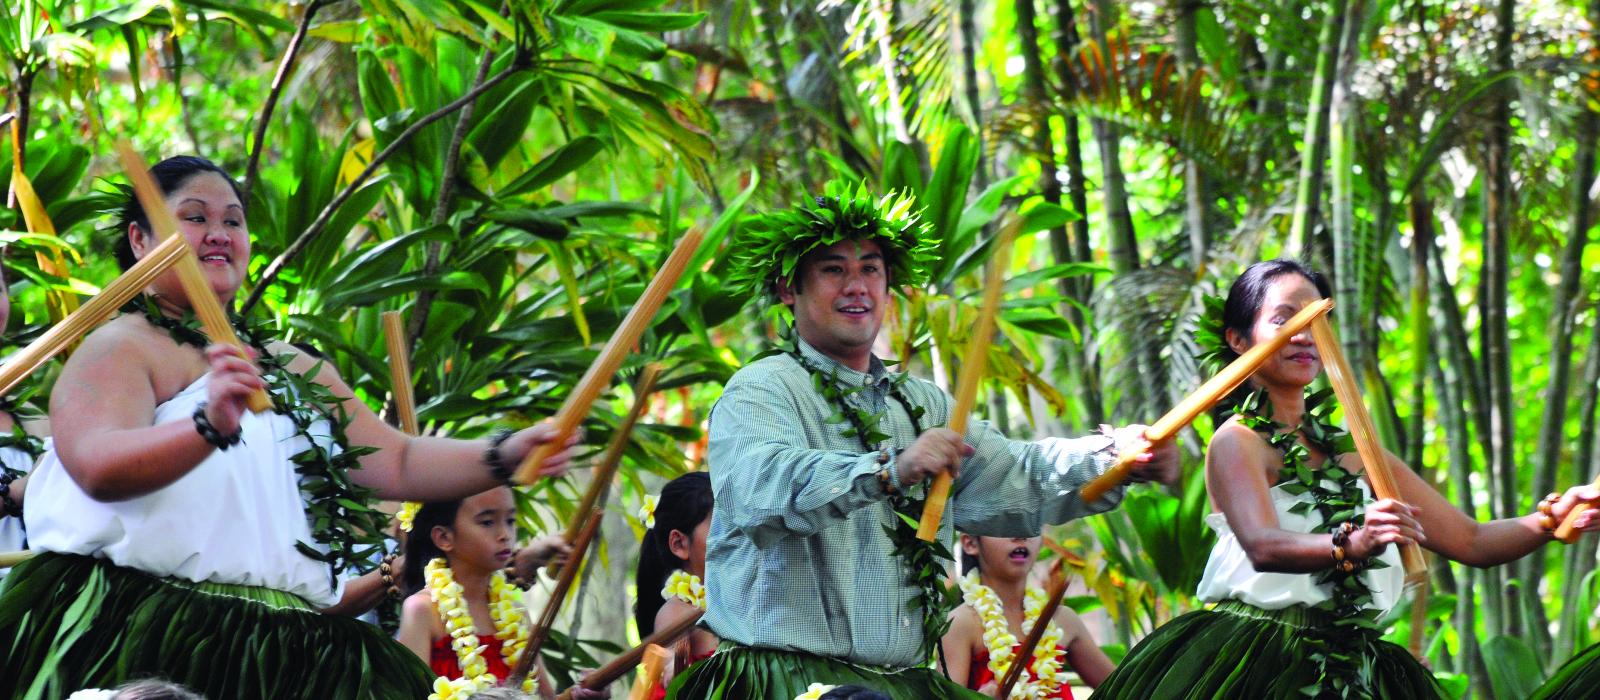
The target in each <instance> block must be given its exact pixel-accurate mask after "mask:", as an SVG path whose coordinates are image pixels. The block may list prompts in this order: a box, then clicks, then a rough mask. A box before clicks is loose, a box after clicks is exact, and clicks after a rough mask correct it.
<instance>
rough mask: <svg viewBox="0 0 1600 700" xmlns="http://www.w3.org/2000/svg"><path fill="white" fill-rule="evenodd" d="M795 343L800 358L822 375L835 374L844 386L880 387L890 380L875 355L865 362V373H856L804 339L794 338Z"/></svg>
mask: <svg viewBox="0 0 1600 700" xmlns="http://www.w3.org/2000/svg"><path fill="white" fill-rule="evenodd" d="M797 335H798V334H797ZM795 342H796V344H797V345H798V346H799V348H800V355H801V357H804V358H806V361H808V362H810V363H811V364H813V365H816V366H817V368H818V369H821V370H822V371H823V373H824V374H836V375H837V376H838V377H839V381H840V383H842V384H844V385H845V386H867V385H869V384H876V385H879V386H882V385H884V384H886V383H887V382H888V381H889V380H890V378H891V377H890V373H889V368H888V367H886V366H884V364H883V360H880V359H878V356H877V355H871V356H870V357H869V359H868V360H867V371H865V372H858V371H856V370H854V369H851V368H849V367H846V366H844V364H842V363H840V362H839V361H838V360H835V359H833V358H832V357H829V356H828V355H826V354H824V353H823V352H822V351H821V350H818V349H816V348H814V347H811V344H810V343H807V342H806V341H805V340H804V339H801V338H796V339H795Z"/></svg>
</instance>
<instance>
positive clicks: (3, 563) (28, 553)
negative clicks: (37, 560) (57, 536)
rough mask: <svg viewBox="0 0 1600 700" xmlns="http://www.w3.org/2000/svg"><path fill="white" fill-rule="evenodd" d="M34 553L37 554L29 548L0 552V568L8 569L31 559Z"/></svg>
mask: <svg viewBox="0 0 1600 700" xmlns="http://www.w3.org/2000/svg"><path fill="white" fill-rule="evenodd" d="M35 554H38V552H36V551H34V550H31V549H24V550H22V551H20V552H0V569H9V568H11V567H13V566H16V565H18V564H21V563H22V562H25V561H27V560H29V559H32V558H33V556H34V555H35Z"/></svg>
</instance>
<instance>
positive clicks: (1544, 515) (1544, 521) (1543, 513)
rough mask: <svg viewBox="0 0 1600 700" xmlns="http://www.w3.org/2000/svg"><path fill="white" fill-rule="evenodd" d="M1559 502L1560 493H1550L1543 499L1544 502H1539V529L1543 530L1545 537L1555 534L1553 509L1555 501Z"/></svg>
mask: <svg viewBox="0 0 1600 700" xmlns="http://www.w3.org/2000/svg"><path fill="white" fill-rule="evenodd" d="M1559 500H1561V493H1560V492H1557V491H1552V492H1550V495H1548V496H1545V497H1544V500H1542V501H1539V527H1540V529H1542V530H1544V531H1545V534H1547V535H1554V534H1555V532H1556V515H1555V512H1554V508H1555V505H1556V501H1559Z"/></svg>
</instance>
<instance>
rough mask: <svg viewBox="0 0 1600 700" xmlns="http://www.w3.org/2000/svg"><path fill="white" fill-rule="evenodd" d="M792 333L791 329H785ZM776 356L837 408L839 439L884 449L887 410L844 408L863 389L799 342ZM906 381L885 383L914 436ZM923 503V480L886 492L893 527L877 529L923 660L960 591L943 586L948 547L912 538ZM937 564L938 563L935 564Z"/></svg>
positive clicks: (917, 427) (918, 429) (915, 409)
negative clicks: (916, 616) (909, 589)
mask: <svg viewBox="0 0 1600 700" xmlns="http://www.w3.org/2000/svg"><path fill="white" fill-rule="evenodd" d="M790 333H791V334H792V333H793V331H792V330H791V331H790ZM782 352H784V353H785V354H787V355H789V356H790V357H792V358H794V361H795V362H798V363H800V366H801V367H803V368H805V370H806V372H808V373H810V375H811V385H812V387H813V388H815V389H816V390H817V393H819V394H821V395H822V397H823V398H825V399H827V400H828V402H829V403H831V404H833V405H834V406H836V407H837V409H838V410H836V411H835V412H834V414H833V415H832V416H830V417H829V418H828V420H827V423H829V424H843V423H849V424H850V427H848V428H845V429H844V431H843V432H841V433H839V434H840V435H841V436H843V437H847V438H848V437H853V438H857V439H859V440H860V441H861V446H862V448H863V450H864V451H866V452H877V451H879V450H881V449H884V447H883V443H884V441H886V440H888V439H889V436H888V435H887V434H885V433H884V432H883V431H881V430H879V425H880V424H881V423H882V421H883V417H884V416H885V415H887V413H888V409H887V408H885V410H884V411H881V412H878V413H869V412H867V411H866V410H865V409H861V408H857V407H855V406H852V405H850V402H849V401H846V400H845V397H847V396H849V395H851V394H855V393H857V392H860V391H862V390H863V389H865V388H866V387H864V386H863V387H850V388H840V387H839V370H838V368H834V370H833V371H832V372H824V371H823V369H822V368H821V367H818V366H816V365H815V364H813V363H812V362H811V361H810V360H807V359H806V358H805V356H804V355H802V354H801V353H800V347H799V344H798V343H796V342H795V341H793V340H791V341H790V342H789V344H788V346H787V347H785V348H784V349H783V350H782ZM908 379H910V377H909V376H908V375H906V374H904V373H901V374H897V375H895V376H894V377H893V378H891V379H890V380H889V396H890V397H891V398H893V399H894V400H895V401H898V402H899V403H900V407H901V408H904V409H905V411H906V415H908V416H910V417H911V430H912V433H913V434H914V435H921V434H922V415H923V413H925V411H924V410H923V408H922V407H921V406H915V405H913V404H912V403H911V400H910V399H908V398H906V395H905V391H904V389H903V387H904V385H905V383H906V381H907V380H908ZM913 490H914V491H916V492H917V494H918V495H917V496H912V494H911V493H910V491H913ZM925 502H927V483H926V482H923V483H920V484H917V485H915V486H913V487H911V488H908V489H898V490H896V491H894V492H893V493H891V494H889V507H890V508H891V509H892V510H893V511H894V514H895V516H896V517H895V520H894V524H893V525H885V526H884V528H883V530H884V532H885V533H888V535H889V539H890V541H892V542H893V543H894V555H895V556H897V557H900V558H901V560H902V561H903V562H904V564H905V566H906V569H907V570H908V571H910V576H909V580H908V581H907V582H908V583H910V584H911V585H913V586H915V587H916V588H917V594H916V596H914V597H913V598H912V600H911V604H912V607H913V608H915V609H917V610H921V611H922V647H921V648H920V650H919V651H918V655H919V656H920V657H921V658H923V659H926V660H931V659H932V658H933V654H934V652H935V651H936V650H937V649H938V648H939V641H940V640H941V639H942V638H943V637H944V634H945V632H947V631H949V629H950V611H952V610H955V609H956V606H957V605H960V604H961V593H960V591H959V589H958V588H957V587H955V586H946V585H945V565H944V563H943V562H947V561H953V560H954V557H952V556H951V554H950V548H949V547H946V546H945V544H944V542H941V541H939V540H937V539H935V540H934V541H933V542H924V541H922V540H921V539H919V538H918V537H917V523H918V521H919V519H920V518H921V517H922V506H923V504H924V503H925ZM941 560H942V561H941Z"/></svg>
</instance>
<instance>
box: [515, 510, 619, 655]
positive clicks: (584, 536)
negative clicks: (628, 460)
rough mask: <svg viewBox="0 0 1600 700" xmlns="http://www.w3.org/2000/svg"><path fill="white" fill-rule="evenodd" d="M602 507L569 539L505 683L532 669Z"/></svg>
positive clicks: (587, 549)
mask: <svg viewBox="0 0 1600 700" xmlns="http://www.w3.org/2000/svg"><path fill="white" fill-rule="evenodd" d="M602 515H605V512H604V511H600V510H596V511H594V512H592V513H590V514H589V518H588V520H587V521H586V522H585V523H584V525H583V530H581V531H580V532H579V533H578V537H577V539H576V540H573V543H572V556H571V557H569V558H568V559H567V565H566V566H564V567H562V569H561V575H560V576H558V577H556V585H555V588H553V589H551V591H550V600H549V601H547V602H546V603H545V604H544V611H543V612H541V613H540V614H539V623H538V626H536V627H534V628H533V632H532V633H530V634H529V635H528V646H527V648H526V649H525V650H524V651H523V652H522V659H520V660H519V661H518V662H517V667H516V668H515V669H513V670H512V671H511V677H510V679H509V680H507V681H506V683H507V684H509V685H511V686H513V687H515V686H516V685H518V684H520V683H522V679H524V678H527V677H528V672H529V671H531V670H532V669H533V664H534V661H535V659H537V658H538V657H539V650H540V649H542V648H543V647H544V642H545V640H546V639H549V638H550V628H551V626H552V625H554V624H555V621H556V613H558V612H560V611H561V604H562V603H564V602H566V598H567V590H568V589H570V588H571V587H572V581H573V579H575V578H577V575H578V569H579V568H581V565H582V564H583V559H584V553H585V552H587V551H589V543H590V542H593V541H594V533H595V532H597V531H599V529H600V516H602Z"/></svg>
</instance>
